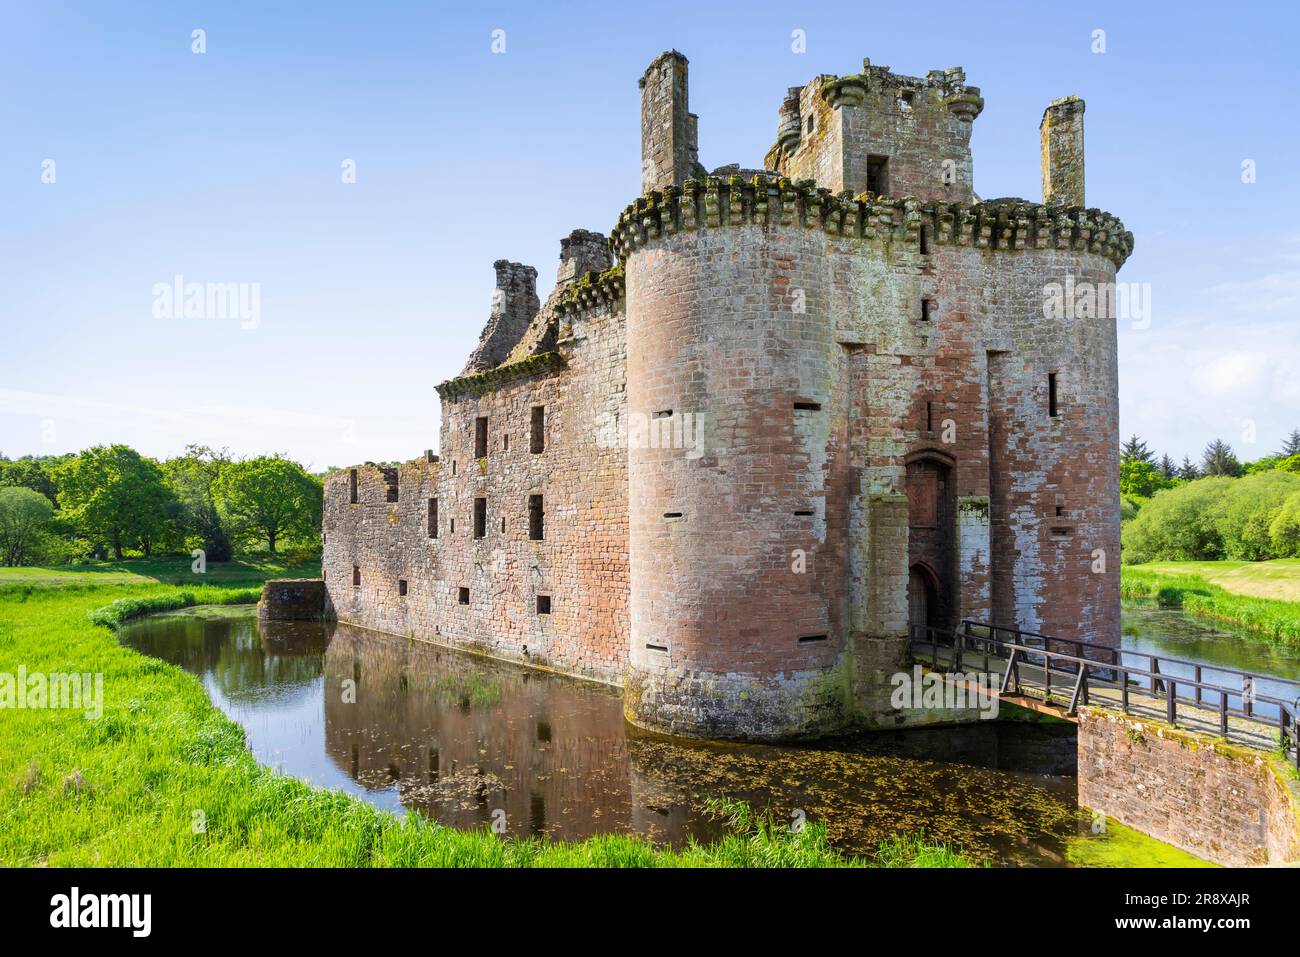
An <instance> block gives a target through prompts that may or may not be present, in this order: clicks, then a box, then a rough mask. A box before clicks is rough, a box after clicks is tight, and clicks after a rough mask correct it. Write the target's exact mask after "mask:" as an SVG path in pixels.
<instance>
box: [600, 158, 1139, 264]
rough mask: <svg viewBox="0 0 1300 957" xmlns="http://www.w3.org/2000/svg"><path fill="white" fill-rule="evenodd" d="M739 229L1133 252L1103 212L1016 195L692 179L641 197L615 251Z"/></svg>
mask: <svg viewBox="0 0 1300 957" xmlns="http://www.w3.org/2000/svg"><path fill="white" fill-rule="evenodd" d="M741 225H758V226H763V227H767V226H775V225H781V226H793V225H798V226H802V227H804V228H806V229H820V230H822V231H824V232H825V233H827V234H828V235H830V236H835V237H844V238H849V239H863V240H876V241H893V242H904V241H906V242H915V241H917V239H918V237H919V235H920V230H921V228H922V227H923V226H924V227H926V229H927V236H928V239H929V241H930V242H932V243H934V244H935V245H937V246H973V247H976V248H979V249H988V250H1020V249H1026V248H1030V249H1060V250H1072V251H1074V252H1091V253H1095V254H1097V255H1102V256H1105V257H1106V258H1107V259H1109V260H1111V262H1113V263H1114V264H1115V266H1116V268H1119V267H1120V266H1122V265H1123V264H1124V262H1125V261H1126V260H1127V259H1128V257H1129V255H1130V254H1131V253H1132V252H1133V234H1132V233H1131V232H1129V231H1128V230H1126V229H1125V228H1124V224H1123V223H1122V222H1120V220H1119V219H1118V218H1117V217H1115V216H1112V215H1111V214H1110V213H1106V212H1103V211H1102V210H1099V209H1087V208H1084V207H1079V206H1074V207H1066V206H1055V205H1052V206H1046V205H1043V204H1041V203H1031V202H1029V201H1027V200H1022V199H1014V198H1012V199H997V200H989V201H983V202H974V203H964V202H956V203H944V202H933V201H919V200H916V199H912V198H910V197H905V198H902V199H886V198H883V197H879V196H871V195H868V194H865V193H864V194H860V195H858V196H847V195H840V196H834V195H832V194H831V192H830V190H828V189H824V188H818V187H816V186H815V185H813V183H812V182H811V181H809V180H805V181H801V182H797V183H796V182H791V181H790V180H789V179H786V178H784V177H783V178H780V179H772V178H769V177H765V176H755V177H753V178H752V179H749V180H745V179H742V178H740V177H731V178H730V179H721V178H718V177H708V178H706V179H703V180H687V181H686V182H685V183H683V184H682V186H681V187H680V188H679V187H669V188H668V189H666V190H663V191H662V192H660V191H655V192H652V193H650V194H648V195H646V196H642V197H641V198H639V199H638V200H637V201H636V202H634V203H632V204H631V205H629V206H628V207H627V208H626V209H625V210H624V211H623V212H622V214H621V215H620V216H619V218H618V222H617V223H616V224H615V226H614V228H613V230H612V231H611V233H610V246H611V248H612V249H613V250H614V254H615V256H617V257H618V260H619V263H620V264H623V263H626V261H627V257H628V255H629V254H630V253H631V252H632V251H633V250H635V249H636V248H638V247H640V246H643V245H645V244H646V243H648V242H651V241H652V240H654V239H657V238H659V237H660V236H665V235H668V236H671V235H674V234H676V233H678V232H683V231H685V232H690V231H693V230H697V229H717V228H722V227H725V226H741Z"/></svg>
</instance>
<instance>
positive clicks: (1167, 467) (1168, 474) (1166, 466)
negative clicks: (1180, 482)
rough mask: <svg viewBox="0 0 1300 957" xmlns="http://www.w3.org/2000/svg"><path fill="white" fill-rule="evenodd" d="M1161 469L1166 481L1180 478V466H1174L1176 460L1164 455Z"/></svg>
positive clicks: (1161, 460)
mask: <svg viewBox="0 0 1300 957" xmlns="http://www.w3.org/2000/svg"><path fill="white" fill-rule="evenodd" d="M1159 469H1160V474H1161V475H1162V476H1164V477H1165V478H1166V479H1176V478H1178V466H1177V465H1175V464H1174V460H1173V459H1171V458H1170V457H1169V456H1168V455H1162V456H1161V457H1160V465H1159Z"/></svg>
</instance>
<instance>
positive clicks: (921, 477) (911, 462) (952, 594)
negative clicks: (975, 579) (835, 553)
mask: <svg viewBox="0 0 1300 957" xmlns="http://www.w3.org/2000/svg"><path fill="white" fill-rule="evenodd" d="M955 464H956V463H955V462H954V460H953V458H952V456H950V455H948V454H947V453H946V452H944V451H941V450H938V449H920V450H917V451H916V452H913V453H912V454H911V455H909V456H908V457H907V460H906V465H907V473H906V489H907V517H908V522H907V524H908V530H907V551H908V556H907V563H908V581H907V604H908V621H909V624H911V625H914V626H917V627H920V628H925V627H929V628H945V629H946V628H951V627H953V626H954V625H955V624H956V617H957V606H958V601H957V579H958V569H957V495H956V492H957V490H956V482H955V481H954V476H955V468H954V466H955Z"/></svg>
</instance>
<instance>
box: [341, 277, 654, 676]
mask: <svg viewBox="0 0 1300 957" xmlns="http://www.w3.org/2000/svg"><path fill="white" fill-rule="evenodd" d="M558 348H559V351H558V353H553V354H545V355H543V356H535V357H532V358H530V359H525V360H521V361H519V362H516V363H513V364H511V365H507V366H502V367H499V368H497V369H494V370H491V371H490V372H487V373H485V374H482V375H480V376H475V377H470V378H468V379H460V380H453V381H452V382H451V383H448V384H446V385H445V386H444V388H443V400H444V404H443V418H442V432H441V444H440V455H439V456H438V459H437V461H428V460H427V458H426V459H417V460H415V461H413V462H408V463H405V464H403V465H402V466H400V467H399V468H398V469H397V470H396V475H397V482H396V487H397V490H398V491H397V496H398V497H397V501H395V502H392V501H389V500H388V495H389V488H390V485H389V484H388V483H387V482H385V480H384V474H383V472H382V471H381V470H379V469H377V468H374V467H367V466H362V467H360V468H358V469H357V470H356V472H357V476H358V502H357V503H356V504H351V503H350V502H349V482H350V472H349V470H347V469H345V470H343V471H341V472H337V473H335V474H334V475H332V476H330V478H329V479H328V480H327V482H326V487H325V544H324V566H323V568H324V574H325V581H326V586H327V588H328V591H329V597H330V601H331V604H332V608H333V612H334V614H335V615H336V616H337V617H338V619H339V620H341V621H345V622H350V623H354V624H359V625H363V626H365V627H369V628H375V629H378V630H381V631H387V632H391V633H394V634H400V635H407V634H411V635H414V636H416V637H422V638H429V639H433V640H437V641H443V642H447V643H450V644H454V645H457V646H461V647H466V648H471V649H475V650H479V651H483V652H486V653H489V654H493V655H498V656H501V657H505V658H510V659H514V660H525V661H528V662H530V663H533V664H540V665H550V666H554V667H557V668H561V669H563V670H565V671H567V672H570V673H574V674H580V675H584V676H587V677H592V678H597V679H600V680H605V681H618V680H620V678H621V673H622V671H623V668H624V664H625V662H626V658H627V642H628V637H627V635H628V626H627V599H626V596H627V590H628V576H627V518H626V510H627V500H626V491H625V490H626V482H627V476H626V464H625V461H626V452H625V450H624V449H623V448H622V447H620V446H619V444H618V442H617V441H616V440H612V439H611V438H610V431H609V425H610V423H613V422H617V421H620V419H621V418H622V417H624V413H623V408H624V395H623V368H624V336H623V317H622V309H621V305H618V304H616V303H602V304H601V305H599V306H595V307H590V308H587V309H585V310H583V311H581V312H579V313H578V314H577V315H575V316H572V317H569V321H568V322H567V323H566V332H565V338H564V339H563V340H562V341H561V342H560V343H559V346H558ZM536 406H541V407H543V408H544V410H545V411H544V413H543V415H544V430H545V447H544V450H543V451H541V452H537V453H535V452H533V451H531V448H532V444H531V439H532V427H533V426H532V423H533V408H534V407H536ZM479 418H485V419H486V420H487V432H486V442H487V449H486V453H487V454H486V455H484V456H481V457H480V456H478V455H477V453H478V451H479V449H478V448H476V442H477V440H478V436H477V425H476V420H478V419H479ZM533 495H540V496H542V502H541V504H542V509H543V528H542V534H543V535H544V537H543V538H542V539H541V540H535V539H533V538H531V537H530V534H531V528H530V496H533ZM432 498H436V499H437V537H436V538H433V537H431V536H430V525H429V522H430V505H429V500H430V499H432ZM476 499H483V500H484V516H483V519H482V524H483V528H482V532H483V537H482V538H476V537H475V530H476V529H475V507H476V505H475V501H476ZM354 565H355V566H356V567H357V569H358V574H359V577H360V584H359V585H356V586H354V585H353V566H354ZM402 582H405V589H406V591H405V594H402V591H401V589H402V587H403V586H402V585H401V583H402ZM461 589H467V595H462V592H461ZM539 596H541V597H543V598H548V599H549V609H546V610H543V609H542V608H540V607H539V605H538V598H539ZM463 599H464V600H463Z"/></svg>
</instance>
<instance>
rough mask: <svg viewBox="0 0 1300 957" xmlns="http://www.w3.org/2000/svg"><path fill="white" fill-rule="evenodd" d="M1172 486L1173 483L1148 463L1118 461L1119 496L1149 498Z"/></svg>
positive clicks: (1129, 460)
mask: <svg viewBox="0 0 1300 957" xmlns="http://www.w3.org/2000/svg"><path fill="white" fill-rule="evenodd" d="M1172 484H1173V482H1172V481H1171V480H1170V479H1167V478H1165V477H1164V476H1163V475H1162V474H1161V473H1160V470H1159V469H1158V468H1157V467H1156V466H1154V465H1152V464H1151V463H1150V462H1143V461H1141V460H1140V459H1120V462H1119V491H1120V494H1121V495H1131V496H1134V497H1136V498H1150V497H1151V496H1152V495H1154V494H1155V493H1156V492H1158V491H1160V490H1161V489H1163V488H1168V487H1169V486H1170V485H1172Z"/></svg>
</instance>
